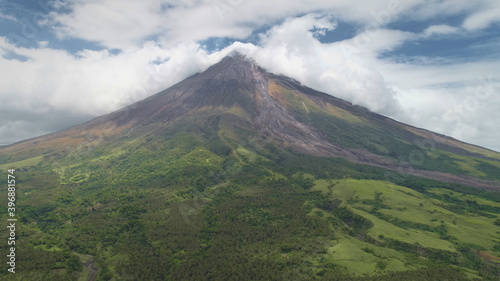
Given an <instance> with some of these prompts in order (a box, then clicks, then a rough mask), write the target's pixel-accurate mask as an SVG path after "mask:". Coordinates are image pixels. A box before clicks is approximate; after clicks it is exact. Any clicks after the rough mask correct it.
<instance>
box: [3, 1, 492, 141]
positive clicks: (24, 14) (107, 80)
mask: <svg viewBox="0 0 500 281" xmlns="http://www.w3.org/2000/svg"><path fill="white" fill-rule="evenodd" d="M233 50H239V51H240V52H242V53H244V54H246V55H248V56H250V57H252V58H254V59H255V60H256V61H257V63H258V64H260V65H262V66H263V67H265V68H267V69H268V70H270V71H272V72H275V73H282V74H285V75H288V76H291V77H293V78H295V79H297V80H299V81H300V82H302V83H303V84H305V85H307V86H310V87H312V88H315V89H317V90H321V91H323V92H326V93H329V94H331V95H334V96H337V97H340V98H343V99H346V100H348V101H351V102H353V103H355V104H359V105H362V106H365V107H367V108H369V109H371V110H373V111H375V112H378V113H381V114H384V115H387V116H390V117H392V118H395V119H397V120H399V121H402V122H405V123H409V124H412V125H414V126H418V127H423V128H426V129H430V130H433V131H436V132H439V133H443V134H446V135H450V136H453V137H455V138H458V139H460V140H463V141H466V142H470V143H473V144H477V145H481V146H484V147H487V148H490V149H494V150H497V151H500V142H499V141H498V140H499V139H500V125H499V123H500V92H499V90H500V77H499V76H500V1H498V0H482V1H465V0H429V1H424V0H401V1H400V0H389V1H385V0H383V1H378V0H375V1H374V0H357V1H352V0H325V1H304V0H266V1H261V0H252V1H250V0H206V1H203V0H183V1H169V0H141V1H138V0H100V1H92V0H68V1H61V0H56V1H46V0H40V1H37V0H24V1H22V0H10V1H5V0H0V144H9V143H12V142H15V141H19V140H23V139H26V138H29V137H34V136H38V135H42V134H46V133H50V132H54V131H57V130H60V129H64V128H66V127H69V126H72V125H75V124H79V123H82V122H85V121H88V120H90V119H91V118H93V117H96V116H99V115H102V114H105V113H109V112H111V111H114V110H117V109H119V108H121V107H123V106H125V105H128V104H131V103H134V102H137V101H139V100H141V99H143V98H145V97H147V96H149V95H151V94H154V93H156V92H158V91H160V90H163V89H165V88H167V87H169V86H171V85H172V84H174V83H176V82H179V81H181V80H182V79H184V78H186V77H187V76H189V75H192V74H194V73H196V72H199V71H203V70H204V69H206V68H207V67H208V66H210V65H211V64H213V63H216V62H217V61H218V60H220V59H221V58H222V57H224V56H225V55H226V54H228V53H229V52H231V51H233Z"/></svg>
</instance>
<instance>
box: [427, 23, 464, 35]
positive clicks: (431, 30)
mask: <svg viewBox="0 0 500 281" xmlns="http://www.w3.org/2000/svg"><path fill="white" fill-rule="evenodd" d="M460 31H461V29H460V28H458V27H453V26H449V25H446V24H440V25H432V26H429V27H428V28H426V29H425V30H424V31H423V32H422V33H423V34H422V35H423V37H430V36H433V35H449V34H455V33H458V32H460Z"/></svg>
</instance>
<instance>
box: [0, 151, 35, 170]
mask: <svg viewBox="0 0 500 281" xmlns="http://www.w3.org/2000/svg"><path fill="white" fill-rule="evenodd" d="M42 159H43V155H41V156H37V157H33V158H29V159H26V160H21V161H17V162H12V163H7V164H2V165H0V170H2V171H3V170H7V169H20V168H24V167H32V166H36V165H38V163H40V161H42Z"/></svg>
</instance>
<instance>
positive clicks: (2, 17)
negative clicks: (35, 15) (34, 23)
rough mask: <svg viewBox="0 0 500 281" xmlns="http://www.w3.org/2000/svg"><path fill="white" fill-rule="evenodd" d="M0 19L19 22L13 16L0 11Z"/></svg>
mask: <svg viewBox="0 0 500 281" xmlns="http://www.w3.org/2000/svg"><path fill="white" fill-rule="evenodd" d="M0 19H6V20H10V21H14V22H19V21H18V20H17V19H16V18H15V17H14V16H11V15H4V14H2V13H0Z"/></svg>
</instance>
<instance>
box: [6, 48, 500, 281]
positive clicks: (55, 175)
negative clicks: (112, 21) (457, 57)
mask: <svg viewBox="0 0 500 281" xmlns="http://www.w3.org/2000/svg"><path fill="white" fill-rule="evenodd" d="M332 94H335V93H332ZM0 166H1V167H2V169H1V171H0V175H2V176H3V178H4V179H7V178H9V180H10V179H11V178H12V177H15V181H16V183H17V185H15V189H16V191H15V192H16V196H17V197H15V210H16V213H15V216H16V219H17V221H16V231H17V230H19V231H20V232H18V233H19V236H16V250H15V257H16V259H18V260H16V275H15V276H14V277H12V276H11V275H10V276H9V277H10V279H9V280H41V279H40V278H41V277H40V276H43V279H44V280H196V281H198V280H351V281H353V280H356V281H360V280H366V281H368V280H402V279H406V280H436V281H437V280H479V279H481V280H497V279H498V276H499V275H500V266H499V261H500V236H499V231H500V229H499V225H500V184H499V181H500V153H497V152H494V151H491V150H487V149H484V148H481V147H477V146H474V145H471V144H467V143H463V142H460V141H458V140H455V139H453V138H450V137H447V136H443V135H440V134H436V133H433V132H430V131H427V130H424V129H420V128H415V127H413V126H409V125H406V124H403V123H400V122H397V121H395V120H393V119H390V118H387V117H384V116H382V115H379V114H376V113H373V112H371V111H369V110H367V109H366V108H363V107H360V106H357V105H353V104H351V103H349V102H346V101H344V100H341V99H338V98H336V97H334V96H332V95H328V94H325V93H321V92H318V91H315V90H313V89H311V88H308V87H306V86H304V85H302V84H301V83H299V82H298V81H295V80H293V79H291V78H288V77H285V76H282V75H276V74H273V73H270V72H268V71H266V70H265V69H263V68H261V67H259V66H258V65H257V64H256V63H255V62H253V61H252V60H250V59H248V58H246V57H244V56H243V55H241V54H239V53H233V54H231V55H230V56H227V57H225V58H224V59H222V60H221V61H220V62H219V63H217V64H215V65H213V66H211V67H209V68H208V69H207V70H205V71H204V72H202V73H198V74H195V75H192V76H191V77H189V78H187V79H185V80H184V81H182V82H179V83H178V84H176V85H174V86H172V87H170V88H168V89H166V90H164V91H162V92H160V93H157V94H155V95H153V96H150V97H148V98H146V99H144V100H142V101H140V102H137V103H135V104H132V105H130V106H128V107H126V108H123V109H121V110H118V111H116V112H112V113H110V114H107V115H104V116H101V117H98V118H95V119H94V120H91V121H89V122H87V123H85V124H81V125H77V126H74V127H71V128H68V129H66V130H63V131H60V132H55V133H53V134H50V135H46V136H41V137H38V138H34V139H30V140H26V141H23V142H19V143H16V144H12V145H9V146H4V147H0ZM14 170H15V171H14ZM5 171H8V172H7V173H8V175H7V173H6V172H5ZM12 188H14V187H12V184H11V181H9V191H7V189H6V188H5V189H2V190H0V193H2V192H3V194H2V195H1V196H4V197H3V198H7V197H9V198H10V197H12V191H11V190H12ZM9 200H11V199H9ZM11 202H12V201H11ZM11 205H12V204H10V205H9V207H10V206H11ZM12 206H13V205H12ZM7 218H11V217H7V213H5V212H4V213H2V214H0V219H3V220H4V221H5V220H6V219H7ZM4 231H6V230H5V229H4ZM10 235H11V236H12V234H10ZM8 236H9V234H8V233H4V237H8ZM9 247H10V246H9ZM0 248H1V249H2V250H3V251H4V252H6V253H9V251H12V250H11V249H12V248H7V243H3V244H2V245H0ZM436 265H439V266H438V267H436ZM7 274H10V273H8V271H7V270H3V271H0V279H2V280H3V279H6V278H7ZM12 278H14V279H12ZM15 278H17V279H15Z"/></svg>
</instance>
